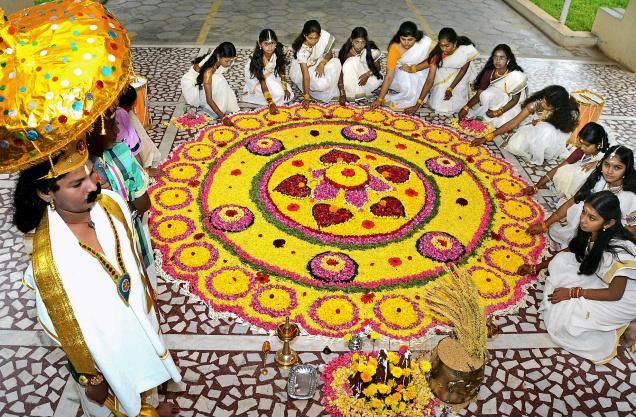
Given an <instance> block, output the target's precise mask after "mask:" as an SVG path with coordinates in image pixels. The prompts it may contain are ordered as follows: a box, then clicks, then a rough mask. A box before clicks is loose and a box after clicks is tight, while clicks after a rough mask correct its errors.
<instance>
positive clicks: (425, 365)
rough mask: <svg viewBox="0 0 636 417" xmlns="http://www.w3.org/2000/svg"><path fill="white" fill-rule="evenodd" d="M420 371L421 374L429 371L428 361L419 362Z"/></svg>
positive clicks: (429, 364)
mask: <svg viewBox="0 0 636 417" xmlns="http://www.w3.org/2000/svg"><path fill="white" fill-rule="evenodd" d="M420 369H421V370H422V372H424V373H428V372H430V371H431V363H430V362H429V361H422V362H420Z"/></svg>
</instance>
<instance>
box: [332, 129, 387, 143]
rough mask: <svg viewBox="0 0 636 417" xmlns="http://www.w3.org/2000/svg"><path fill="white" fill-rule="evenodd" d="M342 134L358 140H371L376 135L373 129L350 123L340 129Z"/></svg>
mask: <svg viewBox="0 0 636 417" xmlns="http://www.w3.org/2000/svg"><path fill="white" fill-rule="evenodd" d="M341 132H342V136H344V137H345V138H347V139H350V140H357V141H359V142H373V141H374V140H375V138H377V137H378V134H377V133H376V131H375V129H372V128H370V127H368V126H365V125H352V126H347V127H345V128H343V129H342V131H341Z"/></svg>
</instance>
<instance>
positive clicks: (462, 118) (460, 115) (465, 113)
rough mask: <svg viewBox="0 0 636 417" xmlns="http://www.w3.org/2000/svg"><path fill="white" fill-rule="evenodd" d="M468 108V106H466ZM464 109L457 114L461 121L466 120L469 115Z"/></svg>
mask: <svg viewBox="0 0 636 417" xmlns="http://www.w3.org/2000/svg"><path fill="white" fill-rule="evenodd" d="M464 107H466V106H464ZM464 107H462V109H461V110H460V111H459V113H457V118H458V119H459V120H464V119H465V118H466V116H467V115H468V111H467V110H466V109H465V108H464Z"/></svg>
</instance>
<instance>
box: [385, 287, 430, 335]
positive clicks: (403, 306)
mask: <svg viewBox="0 0 636 417" xmlns="http://www.w3.org/2000/svg"><path fill="white" fill-rule="evenodd" d="M373 311H374V312H375V314H376V315H377V316H378V317H381V318H382V320H383V322H384V323H385V324H386V326H388V327H389V328H391V329H394V330H407V329H413V328H415V327H417V326H418V325H420V324H421V320H422V312H421V310H420V308H419V307H418V306H417V304H416V303H415V302H414V301H412V300H409V299H408V298H406V297H403V296H399V295H387V296H385V297H382V298H381V299H380V300H378V302H377V303H376V305H375V308H374V309H373Z"/></svg>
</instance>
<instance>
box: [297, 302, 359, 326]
mask: <svg viewBox="0 0 636 417" xmlns="http://www.w3.org/2000/svg"><path fill="white" fill-rule="evenodd" d="M309 317H310V318H311V319H312V320H313V321H314V322H316V324H318V326H321V327H324V328H325V329H328V330H346V329H349V328H350V327H351V326H353V325H354V324H355V323H356V322H357V321H358V318H359V311H358V307H356V305H355V304H353V302H351V299H350V298H349V297H346V296H342V295H334V296H327V297H320V298H319V299H317V300H316V301H315V302H314V303H313V304H312V305H311V307H310V308H309Z"/></svg>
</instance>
